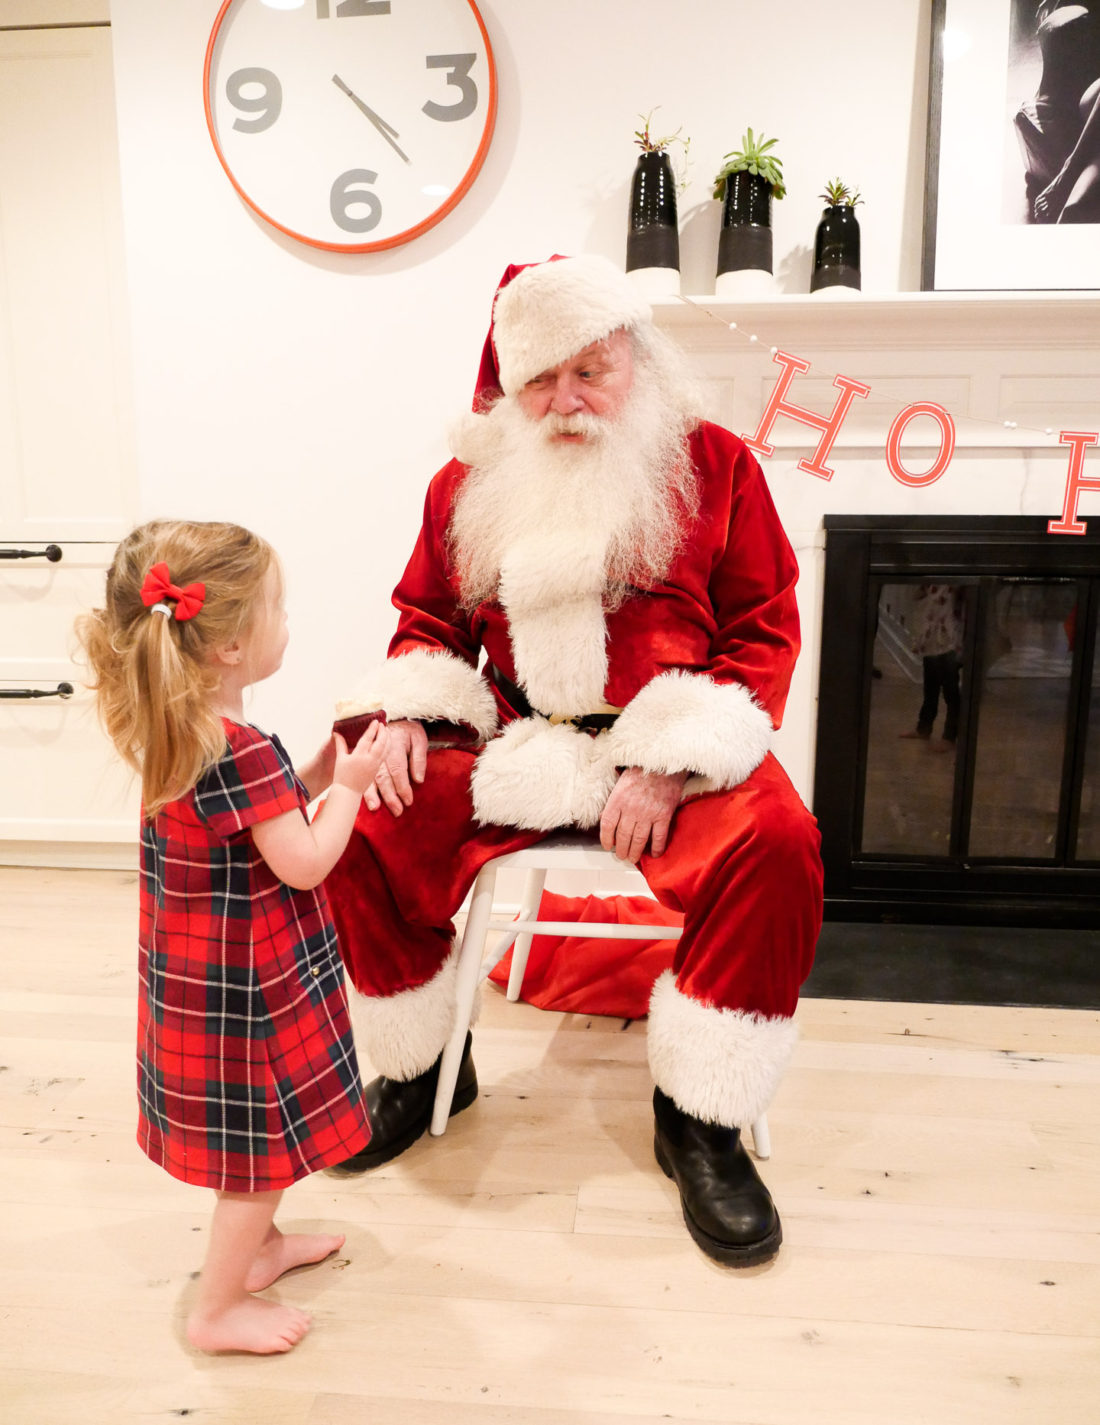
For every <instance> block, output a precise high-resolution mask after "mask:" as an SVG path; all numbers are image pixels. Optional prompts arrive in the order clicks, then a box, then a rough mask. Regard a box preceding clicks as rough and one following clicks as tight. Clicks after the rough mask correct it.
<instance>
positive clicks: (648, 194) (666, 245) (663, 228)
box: [626, 152, 680, 293]
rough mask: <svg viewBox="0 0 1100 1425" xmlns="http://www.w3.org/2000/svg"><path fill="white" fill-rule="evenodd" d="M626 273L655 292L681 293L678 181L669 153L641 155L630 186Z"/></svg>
mask: <svg viewBox="0 0 1100 1425" xmlns="http://www.w3.org/2000/svg"><path fill="white" fill-rule="evenodd" d="M626 270H627V272H633V273H636V274H638V276H639V280H640V281H642V282H643V285H647V286H648V287H649V288H650V290H651V291H653V292H655V293H656V292H657V291H667V292H677V291H679V286H680V231H679V226H678V223H677V215H676V180H675V178H674V177H673V175H672V164H671V163H670V161H669V157H668V154H667V153H663V152H662V153H658V152H644V153H640V154H639V155H638V162H637V164H636V165H635V168H634V181H633V182H632V184H631V186H630V227H629V231H628V232H627V238H626Z"/></svg>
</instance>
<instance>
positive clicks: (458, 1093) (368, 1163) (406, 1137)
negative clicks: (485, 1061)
mask: <svg viewBox="0 0 1100 1425" xmlns="http://www.w3.org/2000/svg"><path fill="white" fill-rule="evenodd" d="M472 1042H473V1036H472V1035H471V1034H467V1035H466V1047H465V1048H464V1049H463V1051H462V1063H461V1064H459V1066H458V1080H457V1082H456V1083H455V1096H454V1098H453V1100H452V1101H451V1117H452V1118H453V1117H454V1115H455V1114H456V1113H461V1112H462V1110H463V1109H464V1108H469V1106H470V1105H471V1104H472V1103H473V1101H474V1099H475V1098H477V1070H476V1069H475V1068H474V1061H473V1056H472V1055H471V1053H470V1045H471V1043H472ZM442 1058H443V1055H442V1054H440V1056H439V1058H438V1059H437V1060H436V1061H435V1063H434V1064H432V1065H431V1067H430V1068H427V1069H425V1070H424V1072H423V1073H422V1074H417V1076H416V1078H414V1079H387V1078H386V1076H385V1075H384V1074H383V1075H382V1076H381V1077H380V1078H377V1079H372V1080H371V1082H370V1083H369V1084H368V1085H367V1087H366V1088H365V1089H364V1091H363V1099H364V1101H365V1103H366V1105H367V1115H368V1117H369V1118H370V1128H371V1136H370V1143H369V1144H368V1145H367V1147H365V1148H364V1149H363V1151H362V1152H361V1153H356V1154H354V1156H352V1157H350V1158H347V1159H345V1161H344V1162H342V1163H334V1164H333V1165H332V1167H330V1168H326V1169H325V1171H326V1172H327V1173H329V1174H330V1175H331V1176H332V1177H337V1178H343V1177H351V1176H353V1175H354V1174H356V1173H365V1172H367V1171H368V1170H369V1169H370V1168H379V1167H381V1166H382V1164H383V1163H388V1162H390V1161H391V1159H393V1158H396V1157H397V1156H398V1154H400V1153H403V1152H404V1151H405V1149H406V1148H408V1147H410V1146H411V1145H412V1144H413V1143H415V1142H416V1140H417V1139H418V1138H419V1137H420V1136H421V1134H422V1133H423V1132H424V1131H425V1129H426V1128H427V1127H428V1125H429V1123H431V1121H432V1107H433V1105H434V1104H435V1088H436V1084H437V1083H438V1081H439V1065H440V1061H441V1060H442Z"/></svg>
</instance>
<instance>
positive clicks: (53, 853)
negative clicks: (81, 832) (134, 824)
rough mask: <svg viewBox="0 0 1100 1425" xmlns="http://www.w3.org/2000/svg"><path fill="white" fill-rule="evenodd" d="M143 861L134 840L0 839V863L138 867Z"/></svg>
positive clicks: (110, 868)
mask: <svg viewBox="0 0 1100 1425" xmlns="http://www.w3.org/2000/svg"><path fill="white" fill-rule="evenodd" d="M139 862H140V854H139V848H138V845H137V842H134V841H126V842H121V841H119V842H109V841H0V866H41V867H53V868H55V869H62V870H66V871H136V870H137V869H138V866H139Z"/></svg>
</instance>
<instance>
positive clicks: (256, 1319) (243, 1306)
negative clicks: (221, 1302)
mask: <svg viewBox="0 0 1100 1425" xmlns="http://www.w3.org/2000/svg"><path fill="white" fill-rule="evenodd" d="M309 1327H310V1318H309V1317H308V1316H307V1315H306V1313H305V1312H304V1311H299V1310H298V1308H297V1307H295V1306H280V1305H279V1303H278V1302H275V1301H261V1300H259V1299H257V1298H256V1297H248V1298H247V1299H246V1300H244V1301H241V1302H238V1303H236V1304H235V1305H234V1306H230V1307H228V1308H227V1309H226V1310H225V1311H223V1312H220V1313H219V1314H218V1315H215V1316H206V1317H203V1316H199V1314H198V1313H197V1312H195V1313H192V1315H191V1318H190V1320H189V1321H188V1322H187V1339H188V1340H189V1341H190V1342H191V1344H192V1346H197V1347H198V1349H199V1350H200V1351H251V1352H252V1353H253V1355H257V1356H273V1355H278V1354H279V1353H281V1352H283V1351H289V1350H290V1349H291V1348H292V1347H294V1346H296V1345H297V1344H298V1342H299V1341H300V1340H301V1339H302V1337H303V1336H304V1335H305V1334H306V1332H307V1331H308V1330H309Z"/></svg>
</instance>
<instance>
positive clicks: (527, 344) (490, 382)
mask: <svg viewBox="0 0 1100 1425" xmlns="http://www.w3.org/2000/svg"><path fill="white" fill-rule="evenodd" d="M652 320H653V311H652V308H651V307H650V305H649V303H648V302H647V301H646V300H645V298H644V297H642V296H641V294H640V293H639V291H638V289H637V288H636V287H635V286H634V284H633V283H632V282H631V280H630V278H629V277H627V275H626V273H625V272H623V271H621V270H620V269H619V268H618V267H616V266H615V264H614V263H613V262H610V261H609V260H608V259H607V258H606V257H596V256H591V255H590V256H582V257H558V256H555V257H552V258H551V259H550V260H549V262H538V263H531V264H528V265H520V266H512V267H509V268H508V269H507V270H506V271H505V273H504V276H503V277H502V278H501V280H500V285H499V287H498V288H497V294H496V297H495V299H494V302H493V321H492V325H491V327H490V329H489V335H488V337H487V338H486V341H485V350H484V352H483V354H482V360H481V370H480V371H479V373H478V386H477V393H476V396H475V401H474V404H475V407H477V406H478V405H480V404H481V403H482V402H484V401H485V400H486V399H492V397H493V396H494V395H495V394H496V393H498V392H501V391H502V392H503V393H504V394H505V395H507V396H511V395H513V394H514V393H515V392H516V391H518V390H520V388H521V387H522V386H524V385H525V383H526V382H528V381H530V380H531V378H532V377H533V376H537V375H538V374H539V372H541V371H547V370H549V369H550V368H551V367H552V366H557V365H558V363H559V362H562V361H566V360H568V358H569V357H571V356H575V355H576V353H577V352H578V351H583V350H584V348H585V347H586V346H591V345H592V343H593V342H594V341H602V340H603V338H604V337H606V336H610V335H611V333H612V332H613V331H618V330H619V329H620V328H622V327H633V326H637V325H638V323H639V322H649V321H652Z"/></svg>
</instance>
